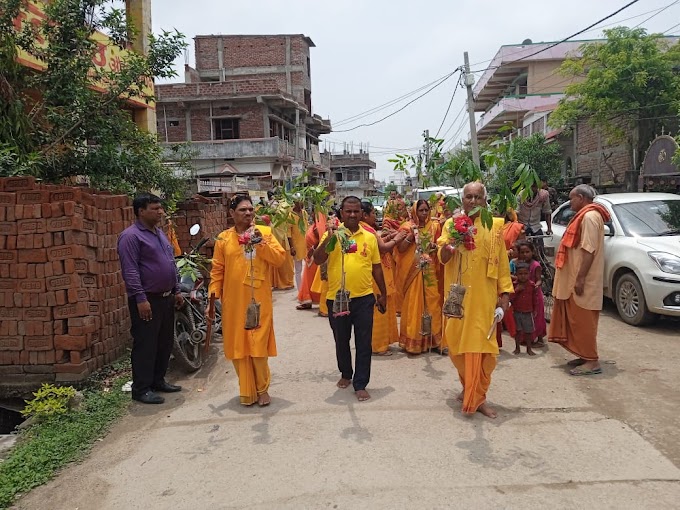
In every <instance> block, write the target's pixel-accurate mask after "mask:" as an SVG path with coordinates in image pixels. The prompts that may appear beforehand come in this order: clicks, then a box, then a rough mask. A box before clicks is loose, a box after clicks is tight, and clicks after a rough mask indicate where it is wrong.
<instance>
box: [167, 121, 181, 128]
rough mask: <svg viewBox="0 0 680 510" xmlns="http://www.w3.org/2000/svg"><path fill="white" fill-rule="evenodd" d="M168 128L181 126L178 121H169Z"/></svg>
mask: <svg viewBox="0 0 680 510" xmlns="http://www.w3.org/2000/svg"><path fill="white" fill-rule="evenodd" d="M168 126H170V127H178V126H179V121H178V120H169V121H168Z"/></svg>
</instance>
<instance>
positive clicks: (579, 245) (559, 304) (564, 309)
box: [548, 184, 609, 375]
mask: <svg viewBox="0 0 680 510" xmlns="http://www.w3.org/2000/svg"><path fill="white" fill-rule="evenodd" d="M595 195H596V192H595V190H594V189H593V188H592V187H591V186H588V185H587V184H580V185H578V186H576V187H575V188H574V189H572V190H571V193H569V203H570V207H571V209H572V210H573V211H576V214H575V215H574V217H573V218H572V219H571V221H570V222H569V226H568V227H567V230H566V231H565V233H564V236H563V237H562V241H561V242H560V247H559V248H558V251H557V256H556V257H555V268H556V271H555V283H554V285H553V296H554V297H555V306H554V308H553V315H552V319H551V321H550V332H549V334H548V337H549V341H550V342H555V343H558V344H560V345H561V346H562V347H564V348H565V349H566V350H568V351H569V352H571V353H572V354H575V355H576V356H578V358H576V359H574V360H572V361H570V362H569V365H570V366H572V367H574V368H573V369H572V370H571V371H570V374H571V375H595V374H601V373H602V368H601V367H600V362H599V358H598V354H597V326H598V322H599V319H600V310H602V282H603V281H604V224H605V222H607V221H609V212H608V211H607V210H606V209H605V208H604V207H603V206H601V205H600V204H596V203H593V199H594V198H595Z"/></svg>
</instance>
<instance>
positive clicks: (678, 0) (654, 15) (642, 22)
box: [633, 0, 680, 28]
mask: <svg viewBox="0 0 680 510" xmlns="http://www.w3.org/2000/svg"><path fill="white" fill-rule="evenodd" d="M678 2H680V0H675V2H671V3H670V4H668V5H667V6H666V7H664V8H662V9H661V10H660V11H659V12H657V13H655V14H652V15H651V16H650V17H649V18H647V19H645V20H644V21H641V22H640V23H638V24H637V25H635V26H634V27H633V28H638V27H639V26H640V25H644V24H645V23H647V22H648V21H649V20H650V19H652V18H655V17H656V16H658V15H659V14H661V13H662V12H663V11H665V10H666V9H668V8H669V7H673V6H674V5H675V4H677V3H678Z"/></svg>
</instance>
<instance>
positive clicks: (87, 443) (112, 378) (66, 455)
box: [0, 358, 130, 508]
mask: <svg viewBox="0 0 680 510" xmlns="http://www.w3.org/2000/svg"><path fill="white" fill-rule="evenodd" d="M129 371H130V361H129V358H127V359H124V360H121V361H119V362H116V363H114V364H113V365H111V366H109V367H107V368H105V369H103V370H102V371H101V372H98V373H96V374H93V376H92V377H90V379H88V381H87V382H86V384H85V386H84V388H83V390H82V391H83V397H84V398H83V403H82V405H81V406H80V407H79V408H77V409H75V410H72V411H69V412H68V413H66V414H60V415H54V416H52V417H49V418H47V419H45V420H44V421H41V422H39V423H36V424H35V425H32V426H30V427H29V428H28V429H26V430H24V431H22V432H21V434H20V437H19V440H18V441H17V445H16V446H15V447H14V448H13V449H12V450H11V451H10V453H9V455H7V458H6V459H5V460H4V461H2V462H0V508H7V507H8V506H10V505H11V504H12V502H13V501H14V499H15V498H16V497H17V496H18V495H20V494H24V493H26V492H28V491H30V490H31V489H33V488H35V487H37V486H39V485H42V484H44V483H45V482H47V481H49V480H50V479H51V478H52V477H53V476H54V475H55V473H56V472H57V471H58V470H59V469H60V468H61V467H63V466H65V465H66V464H68V463H69V462H73V461H75V460H78V459H80V458H82V457H83V456H84V455H85V454H86V453H87V452H88V451H89V449H90V448H91V446H92V444H93V443H94V442H95V441H96V440H97V439H99V438H101V437H102V436H103V435H104V434H105V433H106V431H107V430H108V428H109V427H110V426H111V424H112V423H113V421H114V420H115V419H116V418H117V417H119V416H120V415H122V414H123V413H124V411H125V408H126V406H127V404H128V402H130V395H129V394H127V393H123V392H122V391H121V386H122V385H123V384H124V383H125V382H126V381H128V380H129V379H130V374H129Z"/></svg>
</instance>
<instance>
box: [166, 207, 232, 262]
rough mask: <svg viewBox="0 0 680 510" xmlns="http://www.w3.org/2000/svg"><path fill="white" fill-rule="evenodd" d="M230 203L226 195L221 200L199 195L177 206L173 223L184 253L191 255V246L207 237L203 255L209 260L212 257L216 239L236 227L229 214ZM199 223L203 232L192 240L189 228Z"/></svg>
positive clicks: (202, 251)
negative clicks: (225, 231) (221, 233)
mask: <svg viewBox="0 0 680 510" xmlns="http://www.w3.org/2000/svg"><path fill="white" fill-rule="evenodd" d="M229 201H230V198H229V197H228V196H227V195H226V194H225V195H224V196H223V197H220V198H206V197H202V196H200V195H198V196H195V197H194V198H193V199H192V200H187V201H185V202H181V203H179V204H178V205H177V212H176V213H175V215H174V220H173V221H174V224H175V233H176V234H177V241H178V242H179V246H180V248H181V249H182V251H183V252H186V253H189V251H191V248H190V246H189V245H190V244H191V245H192V246H196V244H198V242H199V241H200V240H201V239H203V238H204V237H207V238H208V242H207V243H206V244H205V245H204V247H203V249H202V250H201V253H202V254H203V255H205V256H206V257H208V258H210V257H212V254H213V248H214V246H215V238H216V237H217V236H218V234H219V233H220V232H222V231H224V230H226V229H228V228H230V227H233V226H234V221H233V218H232V217H231V215H230V214H229ZM197 223H198V224H199V225H200V226H201V231H200V233H199V234H198V235H196V236H195V237H193V238H192V237H191V235H190V233H189V228H191V226H192V225H194V224H197Z"/></svg>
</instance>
